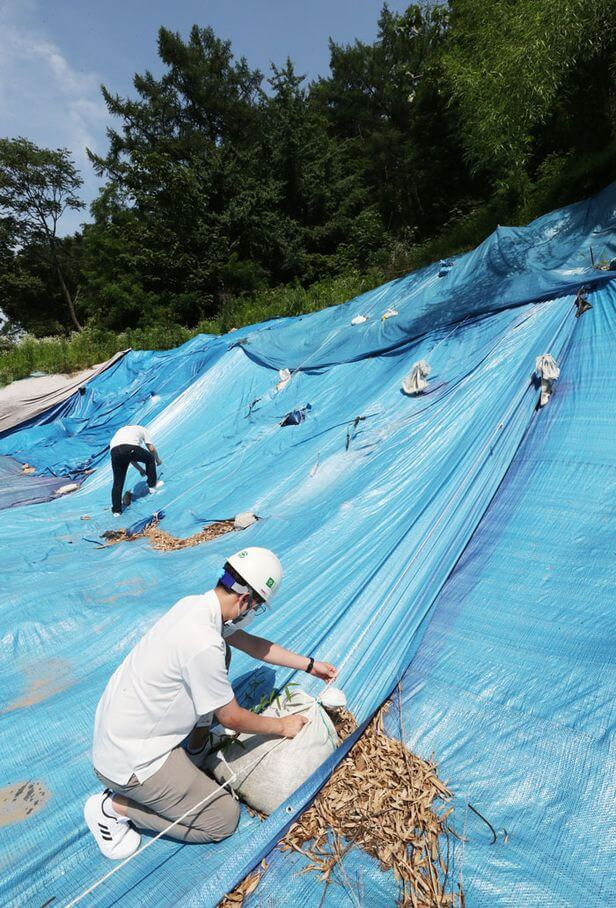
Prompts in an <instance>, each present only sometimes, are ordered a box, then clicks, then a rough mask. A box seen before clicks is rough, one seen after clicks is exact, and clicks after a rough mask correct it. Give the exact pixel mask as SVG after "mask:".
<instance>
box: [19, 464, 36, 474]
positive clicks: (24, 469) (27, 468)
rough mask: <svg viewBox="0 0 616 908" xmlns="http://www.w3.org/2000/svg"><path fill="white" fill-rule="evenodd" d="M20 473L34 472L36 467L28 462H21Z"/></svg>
mask: <svg viewBox="0 0 616 908" xmlns="http://www.w3.org/2000/svg"><path fill="white" fill-rule="evenodd" d="M21 472H22V473H36V467H31V466H30V464H29V463H23V464H22V465H21Z"/></svg>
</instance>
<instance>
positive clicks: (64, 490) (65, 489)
mask: <svg viewBox="0 0 616 908" xmlns="http://www.w3.org/2000/svg"><path fill="white" fill-rule="evenodd" d="M78 488H79V483H78V482H68V483H67V484H66V485H65V486H60V488H59V489H56V491H55V492H54V495H68V493H69V492H76V491H77V489H78Z"/></svg>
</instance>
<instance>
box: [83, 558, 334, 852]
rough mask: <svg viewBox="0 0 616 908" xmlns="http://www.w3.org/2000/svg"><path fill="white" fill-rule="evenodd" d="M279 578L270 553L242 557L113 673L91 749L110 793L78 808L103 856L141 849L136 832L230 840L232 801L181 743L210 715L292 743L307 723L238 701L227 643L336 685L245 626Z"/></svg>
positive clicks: (325, 671) (184, 602)
mask: <svg viewBox="0 0 616 908" xmlns="http://www.w3.org/2000/svg"><path fill="white" fill-rule="evenodd" d="M281 580H282V567H281V564H280V561H279V560H278V558H277V557H276V556H275V555H274V553H273V552H270V551H269V550H268V549H262V548H247V549H243V550H242V551H241V552H237V553H236V554H235V555H232V556H231V558H229V560H228V561H227V562H226V564H225V566H224V571H223V575H222V577H221V578H220V580H219V581H218V584H217V585H216V587H215V589H213V590H210V591H209V592H207V593H205V594H203V595H200V596H187V597H185V598H184V599H180V601H179V602H177V603H176V604H175V605H174V606H173V608H172V609H170V611H168V612H167V613H166V614H165V615H163V617H162V618H160V619H159V620H158V621H157V622H156V624H155V625H154V626H153V627H152V628H151V629H150V630H149V631H148V632H147V634H145V636H144V637H143V638H142V639H141V640H140V641H139V643H138V644H137V645H136V646H135V647H134V649H133V650H131V652H130V653H129V654H128V655H127V656H126V658H125V659H124V661H123V662H122V664H121V665H120V666H119V668H118V669H116V671H115V672H114V674H113V675H112V677H111V679H110V680H109V683H108V684H107V687H106V688H105V691H104V693H103V696H102V697H101V699H100V702H99V704H98V708H97V710H96V717H95V722H94V745H93V751H92V760H93V763H94V771H95V773H96V775H97V776H98V778H99V779H100V781H101V782H102V783H103V784H104V785H105V786H106V789H105V791H104V792H102V793H100V794H95V795H92V796H91V797H90V798H88V800H87V801H86V804H85V807H84V817H85V820H86V823H87V824H88V827H89V829H90V831H91V832H92V834H93V836H94V838H95V839H96V842H97V844H98V846H99V848H100V850H101V851H102V852H103V854H104V855H105V856H106V857H108V858H112V859H115V860H121V859H123V858H126V857H128V856H129V855H130V854H132V853H133V852H134V851H136V850H137V848H138V847H139V843H140V840H141V836H140V834H139V832H138V831H137V830H138V829H145V830H151V831H152V832H155V833H158V832H162V831H163V830H165V831H166V834H167V835H169V836H170V837H171V838H173V839H178V840H180V841H182V842H218V841H220V840H221V839H224V838H226V837H227V836H230V835H231V834H232V833H233V832H234V830H235V828H236V826H237V823H238V820H239V806H238V804H237V801H236V800H234V798H233V796H232V795H231V793H230V792H229V791H228V790H227V789H225V788H221V787H220V786H219V785H218V783H217V782H215V781H214V780H213V779H211V778H210V777H209V776H207V775H205V773H204V772H202V771H201V770H200V769H198V768H197V766H196V765H195V764H194V763H193V762H191V760H190V759H189V757H188V756H187V754H186V751H185V750H184V749H183V748H182V747H181V746H180V745H181V743H182V742H183V741H184V739H185V738H186V737H187V736H188V735H189V734H190V733H191V732H193V730H194V729H195V726H196V725H197V724H198V723H199V722H200V721H201V725H203V722H204V717H207V716H208V715H211V714H214V713H215V714H216V716H217V718H218V720H219V722H221V724H222V725H224V726H225V727H226V728H231V729H233V730H235V731H238V732H249V733H257V734H265V735H280V736H281V737H287V738H293V737H295V735H296V734H298V732H299V731H300V730H301V728H302V726H303V725H304V724H305V722H306V719H305V717H303V716H287V717H285V718H282V719H275V718H267V717H265V716H260V715H258V714H256V713H253V712H250V711H249V710H246V709H243V708H242V707H241V706H240V705H239V704H238V702H237V700H236V699H235V696H234V694H233V688H232V687H231V684H230V682H229V678H228V675H227V665H226V660H225V654H226V649H227V645H226V643H225V639H224V638H225V636H226V637H228V639H229V642H230V644H231V645H232V646H235V647H237V648H238V649H241V650H243V651H244V652H246V653H248V654H249V655H251V656H253V657H254V658H256V659H260V660H262V661H263V662H268V663H270V664H271V665H280V666H285V667H288V668H292V669H298V670H302V669H303V670H305V671H308V672H310V673H311V674H313V675H315V676H317V677H319V678H322V679H323V680H325V681H331V680H333V679H334V678H335V677H336V675H337V671H336V669H335V668H334V667H333V666H332V665H329V664H328V663H325V662H315V661H314V659H313V658H311V657H307V656H300V655H298V654H297V653H293V652H291V651H290V650H287V649H284V648H283V647H281V646H278V645H277V644H275V643H271V642H270V641H268V640H265V639H262V638H260V637H255V636H253V635H252V634H248V633H246V631H244V630H243V629H242V627H245V626H246V624H248V623H249V621H250V620H251V618H252V617H253V616H254V613H255V611H256V610H260V609H261V608H264V607H265V606H266V605H267V604H268V603H269V602H270V600H271V597H272V595H273V594H274V593H275V592H276V590H277V588H278V586H279V585H280V581H281ZM205 721H207V719H205ZM175 820H177V821H178V822H177V824H176V825H174V826H172V828H170V829H168V827H169V825H170V824H171V823H173V822H174V821H175Z"/></svg>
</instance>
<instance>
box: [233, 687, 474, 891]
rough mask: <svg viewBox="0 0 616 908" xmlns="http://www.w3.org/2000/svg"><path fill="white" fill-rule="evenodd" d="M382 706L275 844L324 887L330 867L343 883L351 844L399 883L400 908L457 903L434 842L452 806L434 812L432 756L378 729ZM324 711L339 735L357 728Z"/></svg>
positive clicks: (248, 886) (436, 783)
mask: <svg viewBox="0 0 616 908" xmlns="http://www.w3.org/2000/svg"><path fill="white" fill-rule="evenodd" d="M386 709H387V704H385V706H384V707H383V708H382V709H381V710H380V711H379V712H378V713H377V715H376V716H375V718H374V719H373V720H372V722H371V723H370V724H369V726H368V727H367V729H366V731H365V732H364V734H363V735H362V736H361V737H360V738H359V740H358V741H357V743H356V744H355V745H354V746H353V748H352V749H351V750H350V752H349V754H348V755H347V756H346V757H345V759H344V760H343V761H342V762H341V763H340V765H339V766H338V767H337V768H336V770H335V771H334V772H333V773H332V776H331V778H330V779H329V781H328V782H327V783H326V784H325V785H324V787H323V788H322V789H321V791H320V792H319V794H318V795H317V797H316V799H315V800H314V802H313V803H312V804H311V806H310V807H309V808H308V810H306V811H305V813H303V814H302V815H301V817H300V818H299V820H298V821H297V822H296V823H294V824H293V826H291V828H290V829H289V831H288V833H287V834H286V836H285V837H284V839H282V841H281V842H280V843H279V847H280V849H281V850H282V851H291V850H293V851H297V852H299V853H300V854H303V855H304V856H305V857H307V858H308V860H309V862H310V863H309V864H308V866H307V867H305V868H304V870H302V871H300V872H301V873H307V872H310V871H315V872H317V873H319V875H320V879H321V880H322V881H323V883H324V884H325V885H326V886H327V885H328V884H329V883H330V882H332V881H333V876H334V874H335V873H336V871H340V876H341V877H342V881H343V884H344V868H343V867H342V863H341V862H342V859H343V857H344V855H345V854H346V852H347V851H348V850H349V849H350V848H351V847H353V846H359V847H360V848H363V849H364V850H365V851H367V852H368V853H369V854H371V855H373V856H374V857H375V858H377V860H379V861H380V864H381V867H382V868H383V870H393V872H394V875H395V877H396V879H397V880H399V881H400V883H401V886H402V895H401V901H400V905H402V906H404V908H411V906H412V908H432V906H439V908H446V906H461V905H463V904H464V902H463V894H462V893H461V892H459V893H456V894H454V893H453V891H452V888H453V887H452V886H451V880H450V879H449V867H448V866H447V860H446V859H444V858H443V856H442V854H441V849H440V836H441V835H442V834H445V835H447V834H449V832H450V830H449V828H448V826H447V822H446V821H447V817H448V816H449V815H450V814H451V812H452V811H453V807H451V806H450V807H447V808H446V809H445V810H444V811H443V812H442V813H440V814H439V813H437V811H436V807H435V802H436V801H438V800H441V801H446V800H448V799H449V798H450V797H451V793H450V792H449V790H448V789H447V788H446V786H445V785H443V783H442V782H441V781H440V779H439V778H438V776H437V774H436V764H435V763H434V762H433V761H426V760H422V759H420V758H419V757H416V756H415V755H414V754H412V753H410V752H409V751H408V750H407V749H406V747H405V746H404V745H403V744H402V742H401V741H398V740H395V739H393V738H389V737H388V736H387V735H386V734H385V733H384V731H383V715H384V713H385V711H386ZM330 716H331V718H332V720H333V721H334V724H335V725H336V730H337V732H338V735H339V737H340V738H341V739H342V740H344V738H346V737H348V735H350V734H351V733H352V732H353V731H354V730H355V728H356V727H357V725H356V722H355V719H354V718H353V715H352V714H351V713H350V712H348V711H347V710H336V711H332V712H331V713H330ZM261 872H262V871H261V870H258V871H257V872H256V873H255V874H252V875H251V876H249V877H247V878H246V879H245V880H243V881H242V883H240V885H239V886H238V887H237V888H236V889H234V890H233V892H232V893H230V894H229V895H228V896H227V897H226V898H225V899H224V900H223V901H222V902H221V903H220V906H219V908H231V906H237V905H241V904H242V902H243V900H244V898H245V897H246V896H247V895H248V894H249V893H250V892H253V891H254V889H256V887H257V885H258V882H259V879H260V877H261ZM448 882H449V886H448ZM448 889H449V891H447V890H448Z"/></svg>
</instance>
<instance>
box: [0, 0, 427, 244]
mask: <svg viewBox="0 0 616 908" xmlns="http://www.w3.org/2000/svg"><path fill="white" fill-rule="evenodd" d="M409 2H410V0H389V3H388V5H389V8H390V9H391V10H395V11H402V10H404V9H405V8H406V7H407V6H408V5H409ZM381 7H382V2H381V0H174V2H169V0H105V2H103V3H101V2H99V0H0V136H3V137H11V138H12V137H15V136H24V137H25V138H27V139H30V140H31V141H33V142H35V143H36V144H37V145H41V146H44V147H47V148H60V147H61V148H68V149H69V150H70V152H71V154H72V156H73V160H74V162H75V164H76V165H77V167H78V168H79V170H80V171H81V174H82V177H83V179H84V186H83V189H82V198H83V199H84V200H85V201H86V202H89V201H91V200H92V199H93V198H95V196H96V194H97V192H98V185H99V184H98V182H97V179H96V177H95V175H94V172H93V170H92V166H91V165H90V163H89V161H88V158H87V155H86V151H85V149H86V147H88V148H90V149H91V150H92V151H95V152H98V153H104V152H105V151H106V148H107V141H106V128H107V127H108V126H109V125H111V124H112V119H111V118H110V117H109V116H108V114H107V109H106V107H105V105H104V103H103V100H102V97H101V93H100V85H101V83H102V84H104V85H105V86H106V87H107V88H108V89H110V90H111V91H112V92H117V93H118V94H120V95H122V96H130V95H131V94H133V87H132V78H133V75H134V73H136V72H138V73H143V72H144V71H145V70H146V69H149V70H150V71H152V72H153V73H154V74H155V75H159V74H160V73H161V72H162V68H161V66H160V65H159V62H160V61H159V60H158V55H157V52H156V36H157V32H158V29H159V27H160V26H161V25H164V26H165V27H166V28H169V29H171V30H173V31H178V32H180V33H181V34H182V35H183V36H184V37H186V36H187V35H188V32H189V29H190V27H191V25H193V24H194V23H197V24H198V25H201V26H207V25H210V26H211V27H212V28H213V29H214V32H215V33H216V35H217V36H218V37H220V38H226V39H229V40H230V41H231V44H232V49H233V52H234V54H235V56H236V57H240V56H245V57H246V58H247V60H248V62H249V64H250V65H251V66H252V67H253V68H258V69H260V70H261V71H262V72H263V73H264V74H266V75H267V74H268V72H269V69H270V64H271V63H272V62H274V63H276V64H283V63H284V61H285V60H286V58H287V56H289V57H290V58H291V60H292V61H293V62H294V64H295V68H296V72H298V73H302V74H306V75H307V77H308V78H309V79H312V78H316V77H317V76H318V75H326V74H327V72H328V67H329V51H328V39H329V38H330V37H331V38H333V39H334V41H336V42H337V43H351V42H353V41H354V40H355V39H356V38H358V39H360V40H362V41H372V40H374V38H375V37H376V32H377V20H378V16H379V12H380V10H381ZM88 219H89V214H88V210H87V209H85V211H83V212H67V213H66V215H65V216H64V218H63V220H62V222H61V224H60V228H59V232H60V233H62V234H66V233H71V232H73V231H74V230H77V229H78V227H79V224H80V223H81V222H82V221H84V220H88Z"/></svg>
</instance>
